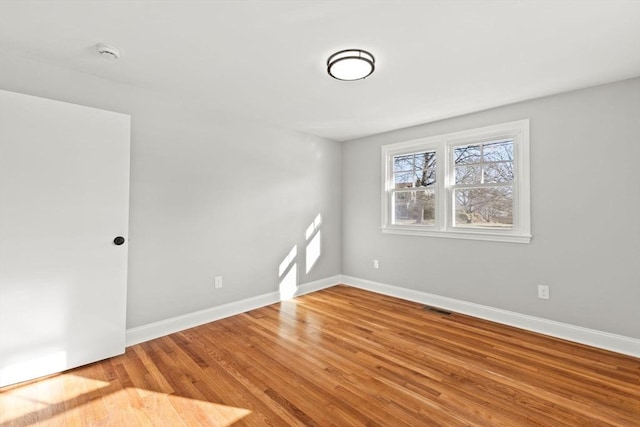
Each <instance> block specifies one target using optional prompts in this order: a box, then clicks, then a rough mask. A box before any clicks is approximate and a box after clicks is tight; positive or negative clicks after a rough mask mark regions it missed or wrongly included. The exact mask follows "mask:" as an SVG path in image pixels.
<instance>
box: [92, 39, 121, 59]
mask: <svg viewBox="0 0 640 427" xmlns="http://www.w3.org/2000/svg"><path fill="white" fill-rule="evenodd" d="M96 49H98V53H99V54H100V55H102V57H103V58H106V59H110V60H115V59H118V58H120V51H119V50H118V48H116V47H113V46H109V45H106V44H103V43H100V44H98V45H96Z"/></svg>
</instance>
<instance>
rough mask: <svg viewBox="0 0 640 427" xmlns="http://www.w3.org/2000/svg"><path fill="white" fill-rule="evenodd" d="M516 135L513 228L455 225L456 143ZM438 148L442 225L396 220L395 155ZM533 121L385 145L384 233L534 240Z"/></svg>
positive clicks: (438, 211) (438, 215)
mask: <svg viewBox="0 0 640 427" xmlns="http://www.w3.org/2000/svg"><path fill="white" fill-rule="evenodd" d="M503 137H506V138H513V141H514V144H513V149H514V160H515V165H514V166H515V171H516V173H515V177H514V182H513V188H514V204H513V218H514V224H513V227H512V228H511V229H509V230H500V229H481V228H466V227H461V226H454V224H453V210H454V206H453V196H452V189H451V183H453V179H454V177H453V173H454V171H453V168H449V169H450V170H449V171H448V174H447V175H446V176H445V164H446V165H449V163H450V161H451V152H452V148H453V147H454V146H458V145H463V144H471V143H476V142H483V141H486V140H491V139H495V138H503ZM429 150H435V151H436V159H437V160H436V175H437V178H436V187H435V193H436V200H438V202H437V205H436V221H435V222H436V224H435V225H433V226H429V225H418V226H416V225H400V224H392V223H391V219H392V214H391V208H392V207H391V201H390V194H391V193H390V189H392V188H393V173H392V171H393V164H392V161H393V157H394V156H397V155H400V154H407V153H412V152H417V151H429ZM529 174H530V166H529V120H528V119H526V120H518V121H514V122H509V123H503V124H498V125H494V126H486V127H482V128H477V129H470V130H465V131H460V132H453V133H448V134H445V135H437V136H433V137H428V138H420V139H415V140H411V141H405V142H399V143H395V144H389V145H384V146H382V185H381V190H382V194H381V196H382V212H381V213H382V215H381V219H382V232H383V233H391V234H405V235H417V236H429V237H444V238H451V239H471V240H490V241H497V242H511V243H530V242H531V207H530V182H529Z"/></svg>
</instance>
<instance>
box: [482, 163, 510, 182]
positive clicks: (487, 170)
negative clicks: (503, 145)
mask: <svg viewBox="0 0 640 427" xmlns="http://www.w3.org/2000/svg"><path fill="white" fill-rule="evenodd" d="M484 182H485V183H494V182H513V163H512V162H500V163H486V164H485V165H484Z"/></svg>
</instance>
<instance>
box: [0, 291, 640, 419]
mask: <svg viewBox="0 0 640 427" xmlns="http://www.w3.org/2000/svg"><path fill="white" fill-rule="evenodd" d="M0 423H1V425H2V426H3V427H5V426H7V427H8V426H27V425H35V426H83V427H84V426H154V427H156V426H171V427H176V426H200V425H202V426H231V425H233V426H245V425H246V426H323V427H324V426H394V427H396V426H510V427H513V426H554V427H555V426H607V425H613V426H625V427H627V426H638V425H640V359H637V358H633V357H628V356H623V355H619V354H615V353H611V352H607V351H603V350H598V349H594V348H590V347H586V346H583V345H579V344H573V343H569V342H566V341H562V340H558V339H554V338H550V337H546V336H542V335H537V334H533V333H529V332H525V331H522V330H518V329H515V328H510V327H507V326H503V325H499V324H495V323H491V322H486V321H483V320H479V319H475V318H471V317H468V316H463V315H459V314H452V315H450V316H446V315H442V314H438V313H434V312H430V311H426V310H424V309H423V306H422V305H420V304H417V303H413V302H408V301H404V300H400V299H396V298H391V297H386V296H382V295H378V294H374V293H370V292H366V291H363V290H359V289H355V288H351V287H347V286H336V287H333V288H329V289H326V290H323V291H319V292H316V293H313V294H309V295H305V296H302V297H299V298H297V299H295V300H293V301H288V302H282V303H280V304H275V305H271V306H268V307H264V308H260V309H257V310H253V311H251V312H248V313H245V314H241V315H238V316H234V317H230V318H227V319H223V320H220V321H217V322H213V323H209V324H206V325H203V326H199V327H197V328H193V329H189V330H186V331H183V332H179V333H176V334H173V335H169V336H166V337H163V338H159V339H156V340H153V341H149V342H146V343H143V344H139V345H135V346H132V347H129V348H128V349H127V352H126V354H124V355H122V356H119V357H115V358H112V359H109V360H105V361H102V362H98V363H94V364H91V365H88V366H85V367H81V368H78V369H74V370H70V371H67V372H65V373H63V374H60V375H55V376H51V377H49V378H46V379H42V380H39V381H33V382H30V383H24V384H20V385H16V386H12V387H7V388H4V389H2V390H0Z"/></svg>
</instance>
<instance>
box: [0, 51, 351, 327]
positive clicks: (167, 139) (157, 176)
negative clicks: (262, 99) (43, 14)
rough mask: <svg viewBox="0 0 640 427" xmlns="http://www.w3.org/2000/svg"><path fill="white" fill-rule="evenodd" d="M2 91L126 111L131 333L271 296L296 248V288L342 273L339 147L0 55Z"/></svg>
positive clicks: (165, 94) (182, 101)
mask: <svg viewBox="0 0 640 427" xmlns="http://www.w3.org/2000/svg"><path fill="white" fill-rule="evenodd" d="M0 87H1V88H2V89H6V90H11V91H15V92H22V93H26V94H30V95H36V96H42V97H47V98H52V99H57V100H61V101H67V102H72V103H76V104H81V105H88V106H92V107H96V108H103V109H107V110H112V111H117V112H122V113H127V114H130V115H131V116H132V137H131V147H132V149H131V210H130V235H129V245H130V246H129V285H128V307H127V327H128V328H132V327H136V326H140V325H144V324H147V323H149V322H153V321H158V320H162V319H166V318H170V317H173V316H177V315H181V314H186V313H190V312H193V311H196V310H201V309H205V308H209V307H213V306H217V305H220V304H224V303H228V302H232V301H237V300H241V299H244V298H248V297H251V296H255V295H260V294H264V293H268V292H274V291H277V290H278V286H279V281H280V278H279V277H278V274H279V271H278V269H279V265H280V263H281V262H282V260H283V259H284V258H285V257H286V255H287V254H288V253H289V251H290V250H291V248H292V247H293V245H297V247H298V257H297V259H296V261H297V268H298V282H299V283H306V282H310V281H314V280H319V279H322V278H326V277H330V276H333V275H336V274H339V273H340V270H341V240H340V239H341V237H340V233H341V174H340V171H341V145H340V143H337V142H335V141H330V140H326V139H322V138H318V137H313V136H309V135H305V134H302V133H296V132H293V131H289V130H284V129H280V128H275V127H271V126H267V125H264V124H260V123H256V122H251V121H248V120H244V119H239V118H235V117H230V116H226V115H224V114H222V113H219V112H215V111H207V110H206V106H202V105H197V104H195V105H194V103H190V102H189V100H188V99H180V98H179V97H171V96H170V95H169V93H168V92H167V91H166V90H162V91H154V90H151V89H148V88H141V87H134V86H131V85H127V84H117V83H114V82H110V81H107V80H104V79H100V78H98V77H94V76H90V75H85V74H80V73H74V72H70V71H68V70H65V69H63V68H58V67H55V66H51V65H46V64H42V63H38V62H34V61H32V60H28V59H25V58H21V57H16V56H12V55H9V54H4V53H3V57H2V61H1V64H0ZM319 213H320V214H322V219H323V222H322V225H321V233H322V240H321V242H322V253H321V255H320V258H319V260H318V261H317V262H316V264H315V265H314V267H313V269H312V270H311V271H310V272H309V273H308V274H307V273H306V266H305V252H304V248H305V244H306V242H305V230H306V229H307V227H308V226H309V224H311V223H312V222H313V220H314V218H315V217H316V216H317V215H318V214H319ZM216 275H222V276H223V277H224V286H223V288H222V289H214V286H213V281H214V280H213V279H214V276H216Z"/></svg>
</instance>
